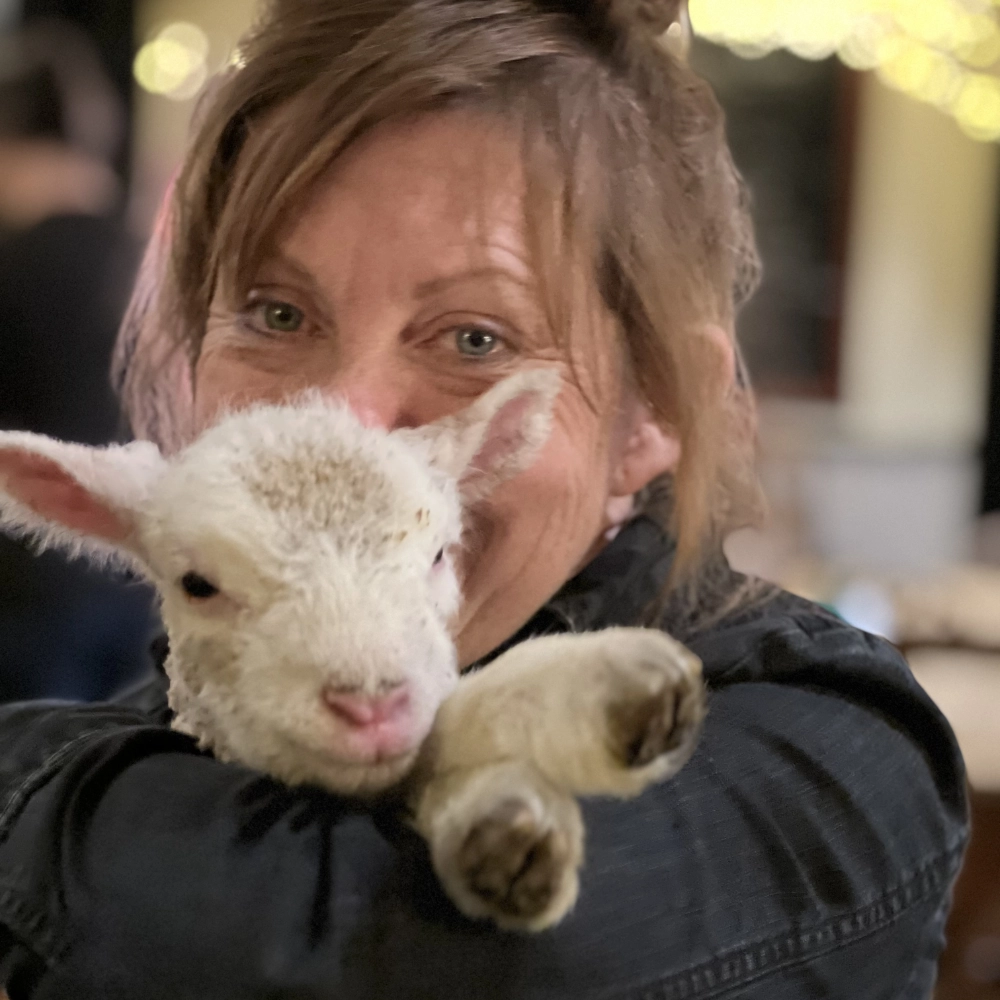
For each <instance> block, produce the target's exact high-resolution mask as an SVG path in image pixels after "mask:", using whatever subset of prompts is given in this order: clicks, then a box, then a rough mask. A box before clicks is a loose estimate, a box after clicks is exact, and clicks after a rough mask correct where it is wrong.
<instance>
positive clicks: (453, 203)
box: [195, 111, 677, 665]
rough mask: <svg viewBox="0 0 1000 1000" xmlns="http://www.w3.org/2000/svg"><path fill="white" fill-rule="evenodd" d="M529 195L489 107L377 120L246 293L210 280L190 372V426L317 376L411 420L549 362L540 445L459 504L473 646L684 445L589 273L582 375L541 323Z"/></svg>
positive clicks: (582, 553)
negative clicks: (229, 292)
mask: <svg viewBox="0 0 1000 1000" xmlns="http://www.w3.org/2000/svg"><path fill="white" fill-rule="evenodd" d="M522 198H523V172H522V167H521V162H520V157H519V151H518V147H517V144H516V143H515V142H514V141H513V140H512V139H511V138H510V136H509V134H507V133H505V131H504V130H503V129H502V127H500V126H499V125H498V124H497V123H496V122H495V121H494V120H492V119H489V118H486V117H481V116H477V115H473V114H471V113H464V112H457V111H455V112H447V113H441V114H436V115H428V116H426V117H424V118H421V119H419V120H416V121H414V122H410V123H406V124H398V123H394V124H391V125H385V126H382V127H381V128H379V129H377V130H375V131H374V132H372V133H371V134H370V135H369V136H368V137H367V138H365V139H364V140H362V141H361V142H359V143H357V144H355V145H354V146H353V147H352V148H351V149H350V150H349V151H348V152H347V153H346V154H345V155H343V156H342V157H340V158H339V159H338V161H337V162H336V164H335V165H334V167H333V168H332V169H331V170H330V172H329V174H328V175H327V176H326V177H325V178H324V180H323V182H322V183H321V184H320V185H318V187H317V189H316V191H315V192H314V194H313V196H312V198H311V200H310V202H309V203H308V205H307V206H306V207H305V211H304V212H302V214H301V215H300V216H297V219H296V220H295V221H294V224H293V225H291V227H290V228H289V230H288V232H287V233H286V235H285V236H284V237H283V239H282V240H281V241H280V243H279V245H278V246H276V247H275V253H274V255H273V257H272V259H270V260H269V261H268V262H267V263H266V264H265V265H264V267H263V269H262V270H261V272H260V273H259V274H258V275H257V276H256V281H255V282H254V286H253V289H252V291H251V294H250V296H249V299H248V300H247V301H246V302H237V303H233V302H229V301H226V299H227V296H225V295H224V294H222V293H220V294H219V295H217V297H216V301H215V302H214V303H213V307H212V310H211V315H210V318H209V323H208V327H207V332H206V336H205V340H204V344H203V346H202V351H201V356H200V358H199V361H198V364H197V368H196V372H195V423H196V427H197V429H202V428H204V427H206V426H208V425H210V424H211V423H212V422H213V421H214V420H216V419H217V418H218V416H219V415H220V412H221V411H222V410H223V409H225V408H233V407H239V406H241V405H247V404H249V403H252V402H256V401H264V400H266V401H279V400H281V399H283V398H284V397H286V396H288V395H289V394H291V393H295V392H297V391H299V390H301V389H303V388H308V387H318V388H320V389H321V390H322V391H323V392H324V393H328V394H330V395H331V396H332V395H337V396H341V397H344V398H346V399H347V401H348V402H349V404H350V405H351V406H352V407H353V409H354V410H355V411H356V413H357V414H358V415H359V416H360V417H361V418H362V419H363V420H364V421H365V422H366V423H369V424H372V425H378V426H381V427H385V428H389V429H391V428H398V427H413V426H419V425H422V424H425V423H429V422H431V421H434V420H437V419H438V418H440V417H443V416H446V415H448V414H450V413H454V412H456V411H458V410H461V409H463V408H464V407H466V406H467V405H468V404H469V403H470V402H471V401H472V400H473V399H474V398H475V397H476V396H478V395H479V394H480V393H482V392H484V391H485V390H486V389H487V388H489V387H490V386H491V385H493V384H494V383H495V382H497V381H499V380H500V379H503V378H505V377H507V376H509V375H511V374H513V373H514V372H516V371H519V370H520V369H522V368H524V367H531V366H539V365H545V366H550V367H552V368H554V369H556V370H557V371H559V372H560V374H561V375H562V389H561V392H560V395H559V398H558V400H557V403H556V407H555V416H554V423H553V429H552V434H551V437H550V438H549V441H548V443H547V445H546V446H545V449H544V451H543V453H542V455H541V457H540V458H539V459H538V461H536V462H535V463H534V464H533V466H532V467H531V468H529V469H528V470H526V471H525V472H523V473H521V474H520V475H518V476H517V477H516V478H515V479H513V480H511V481H509V482H508V483H506V484H504V485H503V486H501V487H500V488H499V489H498V490H496V491H495V492H494V493H493V494H492V495H491V496H490V498H489V499H488V500H487V501H485V502H484V503H483V504H482V505H481V507H479V508H477V509H476V510H474V511H472V512H470V516H469V531H468V544H467V546H466V548H465V550H464V553H463V556H462V566H461V569H462V575H463V588H464V595H465V600H464V605H463V610H462V612H461V614H460V617H459V620H458V621H457V623H456V625H457V630H456V638H457V641H458V646H459V655H460V659H461V662H462V663H463V664H466V665H467V664H469V663H471V662H473V661H475V660H476V659H478V658H479V657H481V656H483V655H485V654H486V653H488V652H489V651H490V650H492V649H493V648H495V647H496V646H497V645H499V644H500V643H501V642H502V641H503V640H504V639H506V638H508V637H509V636H510V635H512V634H513V633H514V632H515V631H516V630H517V629H518V628H519V627H520V626H521V625H523V624H524V623H525V622H526V621H527V620H528V619H529V618H530V617H531V616H532V615H533V614H534V612H535V611H537V610H538V608H539V607H541V606H542V605H543V604H544V603H545V601H546V600H548V599H549V598H550V597H551V596H552V595H553V594H554V593H555V592H556V591H557V590H558V589H559V588H560V587H561V586H562V584H563V583H564V582H565V581H566V580H567V579H569V578H570V577H571V576H572V575H573V573H574V572H575V571H576V570H577V569H578V568H580V567H581V566H582V565H583V564H584V563H585V562H586V561H587V560H588V558H589V557H590V556H591V555H593V553H594V552H596V551H597V549H598V548H599V547H600V546H601V544H602V543H603V540H604V538H605V536H606V534H607V532H608V531H609V529H611V528H613V526H614V525H615V523H616V522H619V521H621V520H622V519H624V517H626V516H627V514H628V511H629V504H630V498H631V495H632V494H633V493H634V492H635V491H636V490H637V489H639V488H641V487H642V486H643V485H645V483H646V482H648V481H649V480H650V479H652V478H653V477H654V476H655V475H657V474H659V473H660V472H662V471H665V470H666V469H668V468H670V467H671V465H672V464H673V463H674V462H675V461H676V458H677V446H676V443H675V442H674V441H673V439H672V438H670V437H669V436H668V435H665V434H663V432H661V431H660V430H659V429H658V428H657V427H656V425H655V424H653V423H652V421H651V420H650V419H649V418H648V415H647V414H646V411H645V410H644V408H642V407H641V406H639V405H638V404H637V403H636V402H634V401H633V400H631V399H630V398H629V396H628V394H627V393H626V392H625V391H624V381H623V368H622V357H621V349H620V344H619V337H620V334H619V333H618V331H617V328H616V325H615V323H614V321H613V319H612V317H611V315H610V314H609V313H608V312H607V311H606V310H605V309H604V308H603V306H601V304H600V303H599V302H598V301H597V300H596V298H593V299H592V296H593V293H592V292H589V291H588V292H586V293H583V292H581V293H580V294H579V295H578V298H579V299H580V301H578V302H576V303H575V315H576V317H577V318H576V320H575V325H576V328H575V329H574V330H573V336H572V337H571V338H570V339H571V342H572V345H573V347H572V349H573V351H574V352H575V356H574V358H573V359H572V360H573V361H574V362H575V364H576V369H577V372H576V376H577V379H578V381H579V384H577V380H575V379H574V377H573V374H572V372H571V368H570V363H571V358H570V357H569V356H567V353H566V350H565V349H562V348H560V347H559V346H557V343H556V339H555V337H554V336H553V333H552V330H551V329H550V328H549V326H548V324H547V322H546V313H545V309H544V307H543V304H542V300H541V297H540V294H539V291H538V289H537V286H536V282H535V280H534V275H533V272H532V267H531V262H530V259H529V254H528V251H527V249H526V240H525V235H524V232H523V203H522ZM583 284H587V285H589V283H583ZM584 300H586V301H584Z"/></svg>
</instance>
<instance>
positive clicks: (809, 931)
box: [0, 520, 967, 1000]
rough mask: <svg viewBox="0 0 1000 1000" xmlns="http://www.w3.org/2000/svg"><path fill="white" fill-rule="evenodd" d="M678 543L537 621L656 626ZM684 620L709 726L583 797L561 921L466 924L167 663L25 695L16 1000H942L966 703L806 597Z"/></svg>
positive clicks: (13, 784)
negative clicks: (130, 681)
mask: <svg viewBox="0 0 1000 1000" xmlns="http://www.w3.org/2000/svg"><path fill="white" fill-rule="evenodd" d="M668 562H669V547H668V545H667V543H666V541H665V539H664V538H663V536H662V534H661V533H660V531H659V530H658V529H657V528H656V527H655V525H653V524H652V523H651V522H649V521H645V520H639V521H637V522H634V523H633V524H632V525H630V526H629V527H628V528H627V529H626V530H625V531H624V532H623V533H622V534H621V535H620V536H619V537H618V539H617V540H616V541H615V542H614V543H613V544H612V545H611V546H610V547H609V548H608V549H606V550H605V551H604V552H603V553H602V554H601V555H600V556H599V557H598V558H597V560H596V561H595V562H594V563H592V564H591V566H589V567H588V568H587V569H586V570H585V571H584V572H583V573H582V574H581V575H580V576H579V577H577V578H576V579H575V580H573V581H572V582H571V583H570V584H569V585H568V586H567V587H566V588H565V589H564V591H563V592H562V593H561V594H560V595H559V597H557V598H556V599H555V600H554V601H553V602H551V603H550V605H548V606H547V608H545V609H544V610H543V611H542V612H540V614H539V616H538V618H537V619H536V620H535V622H534V623H533V624H532V626H531V629H529V630H528V631H546V630H553V629H567V628H570V627H572V628H577V629H584V628H600V627H603V626H609V625H615V624H627V623H634V622H636V621H638V620H639V618H640V615H641V612H642V609H643V608H644V607H645V606H646V604H647V603H648V601H649V599H650V597H651V596H652V595H653V594H655V593H656V591H657V588H658V587H659V585H660V583H661V582H662V580H663V579H664V574H665V573H666V571H667V565H668ZM668 624H669V623H668ZM673 624H675V625H676V626H677V628H675V631H677V630H679V629H680V627H681V626H680V624H679V623H677V622H675V623H673ZM686 638H687V640H688V641H689V643H690V645H691V646H692V647H693V648H694V650H695V651H696V652H697V653H698V655H699V656H701V657H702V658H703V660H704V663H705V670H706V676H707V678H708V681H709V684H710V686H711V688H712V692H713V693H712V695H711V701H710V707H709V714H708V720H707V723H706V726H705V731H704V737H703V739H702V742H701V745H700V748H699V749H698V751H697V752H696V753H695V756H694V758H693V759H692V760H691V762H690V763H689V764H688V765H687V766H686V767H685V768H684V770H683V771H682V772H681V773H680V774H679V775H678V776H677V777H676V778H674V779H673V780H672V781H670V782H668V783H666V784H664V785H662V786H660V787H657V788H654V789H652V790H650V791H648V792H646V793H645V794H644V795H642V796H641V797H640V798H639V799H637V800H635V801H632V802H625V803H623V802H617V801H592V802H588V803H587V804H586V807H585V817H586V822H587V830H588V843H587V863H586V868H585V871H584V874H583V879H582V889H581V895H580V902H579V904H578V905H577V908H576V910H575V911H574V912H573V913H572V914H571V915H570V916H569V917H568V918H567V919H566V920H565V921H564V922H563V923H562V924H561V925H560V926H559V927H558V928H556V929H555V930H553V931H551V932H548V933H544V934H538V935H516V934H503V933H499V932H497V931H495V930H493V929H491V928H490V927H489V926H485V925H481V924H474V923H470V922H467V921H465V920H464V919H462V918H461V917H459V916H458V915H457V914H456V913H455V912H454V910H453V909H452V908H451V906H450V904H449V903H448V902H447V900H446V899H445V898H444V897H443V896H442V894H441V893H440V891H439V890H438V888H437V886H436V884H435V881H434V878H433V876H432V874H431V873H430V871H429V868H428V864H427V860H426V856H425V853H424V849H423V846H422V844H421V843H420V842H419V840H417V839H416V837H414V836H413V835H410V834H408V833H407V832H406V830H405V828H404V827H403V826H402V825H401V824H400V823H399V822H398V821H397V820H396V819H395V818H394V817H393V816H392V815H391V814H389V813H388V812H387V813H386V814H384V815H383V814H379V813H376V814H374V815H373V814H370V813H368V812H366V811H364V810H363V809H362V808H360V807H358V806H356V805H352V804H350V803H347V802H344V801H341V800H338V799H336V798H333V797H331V796H328V795H324V794H321V793H319V792H317V791H315V790H309V789H297V790H290V789H288V788H285V787H282V786H280V785H278V784H275V783H274V782H271V781H269V780H267V779H265V778H263V777H261V776H260V775H257V774H254V773H252V772H250V771H247V770H245V769H242V768H240V767H236V766H231V765H225V764H220V763H218V762H217V761H215V760H213V759H212V758H211V757H210V756H208V755H206V754H204V753H200V752H199V751H198V750H197V749H196V748H195V746H194V745H193V743H192V742H191V741H190V740H189V739H187V738H186V737H184V736H181V735H178V734H176V733H172V732H171V731H170V730H169V729H168V728H167V727H166V725H165V723H166V721H167V718H168V715H167V711H166V706H165V702H164V701H163V684H162V681H160V682H155V683H152V684H151V685H149V686H148V687H147V689H146V690H145V691H144V692H141V694H140V695H139V696H138V697H137V698H136V699H135V700H134V704H133V705H132V706H128V705H124V704H120V705H103V706H100V705H96V706H84V705H76V706H74V705H65V704H63V705H53V704H34V705H20V706H17V705H15V706H9V707H7V708H5V709H3V710H2V713H0V924H2V925H3V928H5V930H0V956H2V972H3V974H4V976H5V977H6V979H7V982H8V989H9V992H10V995H11V997H12V1000H19V998H22V997H28V996H31V997H35V998H39V1000H40V998H49V997H66V998H72V1000H88V998H98V997H100V998H102V1000H115V998H126V997H127V998H131V1000H140V998H141V1000H158V998H163V1000H182V998H188V997H190V998H198V1000H216V998H218V1000H221V998H249V997H282V998H292V997H295V998H307V997H308V998H321V997H322V998H337V1000H362V998H364V1000H375V998H386V1000H418V998H419V1000H432V998H433V1000H446V998H447V1000H501V998H525V1000H527V998H530V1000H543V998H545V1000H551V998H567V1000H569V998H572V1000H675V998H676V1000H688V998H708V997H717V996H722V995H725V996H727V997H736V996H739V997H755V998H756V997H760V998H766V1000H785V998H793V997H794V998H803V997H844V998H849V1000H865V998H890V997H894V998H895V997H905V998H911V997H912V998H916V997H927V996H929V995H930V993H931V989H932V985H933V981H934V970H935V963H936V960H937V956H938V953H939V951H940V949H941V946H942V942H943V925H944V920H945V916H946V912H947V909H948V901H949V894H950V887H951V884H952V882H953V880H954V878H955V874H956V871H957V870H958V867H959V863H960V860H961V856H962V850H963V847H964V845H965V841H966V837H967V820H966V801H965V786H964V781H965V779H964V771H963V766H962V760H961V757H960V755H959V752H958V749H957V747H956V744H955V740H954V737H953V735H952V733H951V730H950V729H949V728H948V725H947V723H946V722H945V721H944V719H943V718H942V716H941V715H940V713H939V712H938V711H937V709H936V708H935V707H934V705H933V704H932V703H931V702H930V701H929V700H928V698H927V697H926V696H925V695H924V694H923V692H922V691H921V690H920V688H919V687H918V686H917V684H916V683H915V682H914V680H913V678H912V677H911V676H910V673H909V671H908V669H907V667H906V665H905V663H904V662H903V660H902V658H901V657H900V656H899V654H898V653H897V652H896V651H895V650H894V649H893V648H892V647H891V646H889V645H888V644H887V643H885V642H883V641H882V640H880V639H876V638H873V637H871V636H868V635H865V634H863V633H861V632H858V631H856V630H854V629H852V628H850V627H848V626H847V625H845V624H844V623H843V622H841V621H839V620H837V619H836V618H834V617H832V616H831V615H829V614H827V613H826V612H824V611H822V610H821V609H819V608H817V607H815V606H813V605H811V604H809V603H807V602H805V601H802V600H799V599H797V598H793V597H791V596H790V595H788V594H775V595H774V596H772V597H770V598H769V599H767V600H764V601H761V602H758V603H757V604H756V605H754V606H753V607H751V608H744V609H743V610H742V611H740V612H737V613H733V614H730V615H728V616H727V617H726V618H724V619H723V620H722V621H721V622H719V623H718V624H716V625H713V626H712V627H710V628H708V629H706V630H703V631H702V632H700V633H696V634H689V635H687V636H686ZM486 669H489V668H486ZM143 701H144V702H145V708H140V707H136V705H139V704H141V703H142V702H143Z"/></svg>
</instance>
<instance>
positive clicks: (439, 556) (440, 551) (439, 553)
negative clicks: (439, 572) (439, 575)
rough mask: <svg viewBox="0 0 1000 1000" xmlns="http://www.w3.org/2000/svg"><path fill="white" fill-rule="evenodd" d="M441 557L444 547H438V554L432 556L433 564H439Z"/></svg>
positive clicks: (442, 557) (442, 556)
mask: <svg viewBox="0 0 1000 1000" xmlns="http://www.w3.org/2000/svg"><path fill="white" fill-rule="evenodd" d="M443 559H444V549H439V550H438V554H437V555H436V556H435V557H434V565H435V566H440V565H441V562H442V560H443Z"/></svg>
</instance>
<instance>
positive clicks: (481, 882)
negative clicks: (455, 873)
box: [458, 798, 576, 930]
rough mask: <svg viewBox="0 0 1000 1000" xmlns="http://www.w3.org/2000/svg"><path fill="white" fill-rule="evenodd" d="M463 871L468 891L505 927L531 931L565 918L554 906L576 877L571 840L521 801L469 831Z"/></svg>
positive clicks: (502, 806)
mask: <svg viewBox="0 0 1000 1000" xmlns="http://www.w3.org/2000/svg"><path fill="white" fill-rule="evenodd" d="M458 869H459V872H460V875H461V877H462V879H463V880H464V882H465V885H466V888H467V890H468V891H469V892H470V893H472V895H473V896H475V897H476V898H477V899H478V901H479V902H480V904H481V905H482V907H483V908H484V909H485V910H486V911H487V912H488V913H489V914H490V915H491V916H492V917H493V919H494V920H495V921H496V922H497V923H498V924H500V926H502V927H509V928H523V929H530V930H537V929H539V928H540V927H544V926H548V925H549V924H551V923H554V922H555V920H556V919H558V917H559V916H561V915H562V914H561V912H560V913H556V912H554V911H553V905H554V904H556V903H557V902H558V900H559V899H560V898H562V897H565V896H566V894H567V891H568V886H567V882H568V880H571V879H572V880H575V877H576V871H575V863H574V850H573V843H572V838H571V836H569V835H567V834H566V833H565V832H563V831H562V830H560V829H559V828H558V827H556V826H553V825H551V824H548V823H546V822H545V821H544V820H543V819H540V818H539V817H538V816H537V815H536V812H535V810H533V809H532V807H531V805H530V804H529V803H528V802H526V801H524V800H522V799H516V798H509V799H503V800H502V801H501V802H499V803H497V805H496V806H494V807H493V808H492V809H491V810H490V811H489V812H488V813H486V814H485V815H484V816H482V817H481V818H480V819H479V820H478V821H477V822H476V823H475V825H474V826H473V827H472V828H471V829H470V830H469V833H468V835H467V836H466V838H465V840H464V842H463V843H462V846H461V848H460V850H459V854H458ZM572 895H574V896H575V892H573V893H572ZM560 909H564V908H563V907H560Z"/></svg>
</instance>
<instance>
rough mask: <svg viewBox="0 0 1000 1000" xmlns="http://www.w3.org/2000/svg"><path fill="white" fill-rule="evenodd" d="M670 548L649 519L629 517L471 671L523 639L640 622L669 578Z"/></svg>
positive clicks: (663, 535) (664, 534)
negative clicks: (519, 626)
mask: <svg viewBox="0 0 1000 1000" xmlns="http://www.w3.org/2000/svg"><path fill="white" fill-rule="evenodd" d="M673 551H674V547H673V544H672V543H671V541H670V539H669V538H668V537H667V535H666V533H665V532H664V530H663V529H662V528H661V527H660V526H659V525H658V524H657V523H656V522H655V521H653V520H652V519H651V518H648V517H645V516H641V517H637V518H636V519H635V520H633V521H630V522H629V523H628V524H626V525H625V527H624V528H622V530H621V531H620V532H619V533H618V535H617V536H616V537H615V538H614V540H613V541H611V542H609V543H608V545H607V546H606V547H605V548H603V549H602V550H601V551H600V552H599V553H598V554H597V556H595V558H594V559H593V560H592V561H591V562H589V563H588V564H587V565H586V566H585V567H584V568H583V569H582V570H581V571H580V572H579V573H578V574H577V575H576V576H574V577H573V578H572V579H571V580H570V581H569V582H568V583H566V584H565V585H564V586H563V587H562V589H561V590H560V591H559V593H557V594H556V595H555V597H553V598H552V599H551V600H550V601H549V602H548V603H547V604H545V605H544V606H543V607H542V608H541V610H539V611H538V612H537V613H536V614H535V615H534V616H533V617H532V618H531V620H530V621H529V622H528V623H527V624H526V625H524V626H523V627H522V628H521V629H519V630H518V631H517V632H516V633H515V634H514V635H513V636H511V637H510V638H509V639H508V640H507V641H506V642H504V643H503V644H502V645H501V646H499V647H498V648H497V649H495V650H493V652H492V653H490V654H488V655H487V656H485V657H483V658H482V659H481V660H479V661H478V662H477V663H475V664H473V666H472V667H471V668H470V669H472V670H475V669H477V668H478V667H482V666H485V665H486V664H487V663H489V662H491V661H492V660H494V659H496V658H497V657H498V656H499V655H500V654H501V653H504V652H506V651H507V650H508V649H510V648H511V647H512V646H516V645H517V644H518V643H519V642H524V640H525V639H531V638H535V637H537V636H541V635H553V634H556V633H560V632H593V631H596V630H599V629H605V628H613V627H615V626H619V625H638V624H640V623H641V622H642V621H643V620H644V618H645V616H646V613H647V611H648V609H649V607H650V605H651V604H652V603H653V601H654V600H655V599H656V597H657V595H658V594H659V593H660V592H661V590H662V589H663V586H664V584H665V583H666V581H667V576H668V575H669V573H670V566H671V562H672V559H673Z"/></svg>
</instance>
